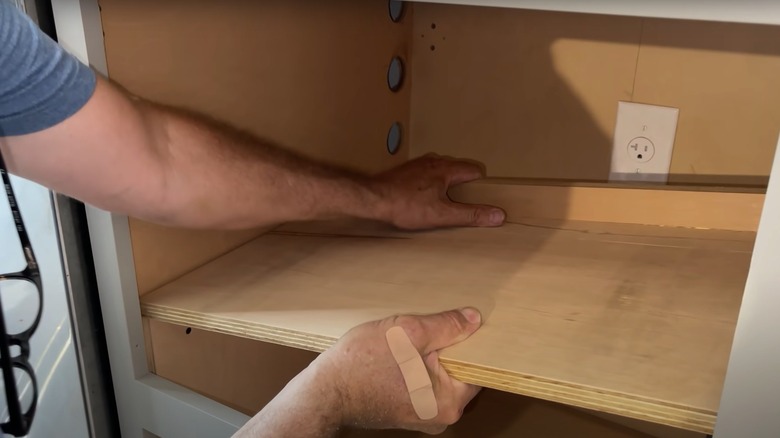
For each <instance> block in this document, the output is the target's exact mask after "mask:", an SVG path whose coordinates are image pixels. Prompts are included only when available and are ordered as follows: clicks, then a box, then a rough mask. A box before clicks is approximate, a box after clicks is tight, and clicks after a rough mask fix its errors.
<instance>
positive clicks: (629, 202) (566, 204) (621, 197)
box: [450, 180, 764, 232]
mask: <svg viewBox="0 0 780 438" xmlns="http://www.w3.org/2000/svg"><path fill="white" fill-rule="evenodd" d="M450 198H451V199H452V200H454V201H456V202H463V203H477V204H490V205H497V206H500V207H502V208H504V209H505V210H506V212H507V215H508V221H509V222H520V221H522V220H524V219H527V218H534V219H553V220H562V221H588V222H609V223H626V224H639V225H657V226H666V227H684V228H698V229H713V230H731V231H752V232H755V231H756V229H757V228H758V222H759V219H760V216H761V210H762V208H763V205H764V194H763V193H756V192H752V191H746V190H741V191H740V192H723V191H703V190H676V189H674V190H672V189H668V188H658V189H654V188H634V187H625V188H624V187H619V188H618V187H604V186H598V185H548V184H546V183H545V184H534V183H530V184H520V183H513V182H511V180H483V181H478V182H473V183H469V184H463V185H460V186H457V187H454V188H452V189H451V190H450Z"/></svg>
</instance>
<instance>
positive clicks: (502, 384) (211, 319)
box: [142, 303, 716, 433]
mask: <svg viewBox="0 0 780 438" xmlns="http://www.w3.org/2000/svg"><path fill="white" fill-rule="evenodd" d="M142 313H143V315H144V316H146V317H149V318H154V319H157V320H159V321H162V322H168V323H173V324H178V325H184V326H189V327H194V328H199V329H203V330H209V331H213V332H217V333H223V334H227V335H233V336H239V337H244V338H249V339H253V340H257V341H262V342H269V343H273V344H277V345H283V346H287V347H293V348H299V349H303V350H308V351H314V352H322V351H325V350H326V349H327V348H329V347H330V346H331V345H333V344H334V343H335V342H336V341H337V339H336V338H333V337H329V336H321V335H312V334H307V333H302V332H297V331H291V330H284V329H280V328H276V327H272V326H267V325H263V324H256V323H246V322H242V321H238V320H234V319H230V318H224V317H215V316H210V315H209V314H204V313H199V312H192V311H187V310H181V309H175V308H171V307H168V306H160V305H155V304H152V303H142ZM441 362H442V365H443V366H444V368H445V369H446V370H447V372H449V373H450V374H451V375H452V376H453V377H454V378H456V379H458V380H461V381H463V382H466V383H472V384H475V385H479V386H482V387H486V388H492V389H497V390H501V391H506V392H511V393H514V394H519V395H525V396H530V397H536V398H540V399H544V400H549V401H553V402H558V403H564V404H567V405H572V406H577V407H582V408H588V409H593V410H597V411H601V412H606V413H611V414H616V415H621V416H626V417H632V418H637V419H640V420H646V421H651V422H654V423H659V424H665V425H668V426H673V427H679V428H683V429H687V430H692V431H696V432H703V433H712V431H713V429H714V425H715V416H716V413H715V412H711V411H708V410H705V409H697V408H694V407H689V406H681V405H676V404H672V403H668V402H663V401H659V400H654V399H650V398H645V397H641V396H637V395H629V394H623V393H617V392H611V391H605V390H602V389H599V388H592V387H587V386H582V385H576V384H572V383H567V382H559V381H554V380H550V379H545V378H541V377H537V376H530V375H523V374H520V373H513V372H506V371H504V370H495V369H491V368H488V367H482V366H478V365H474V364H470V363H463V362H460V361H452V360H448V359H447V358H446V356H445V357H442V358H441Z"/></svg>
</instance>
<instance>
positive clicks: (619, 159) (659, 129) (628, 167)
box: [609, 102, 680, 183]
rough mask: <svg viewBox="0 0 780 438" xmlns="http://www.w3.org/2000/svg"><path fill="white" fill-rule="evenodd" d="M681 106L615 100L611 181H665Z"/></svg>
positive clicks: (667, 175)
mask: <svg viewBox="0 0 780 438" xmlns="http://www.w3.org/2000/svg"><path fill="white" fill-rule="evenodd" d="M679 114H680V110H679V109H677V108H670V107H664V106H654V105H644V104H640V103H633V102H618V115H617V122H616V123H615V138H614V142H613V145H612V167H611V170H610V174H609V180H610V181H645V182H661V183H665V182H666V181H667V180H668V178H669V166H670V165H671V163H672V149H673V148H674V137H675V135H676V133H677V119H678V116H679Z"/></svg>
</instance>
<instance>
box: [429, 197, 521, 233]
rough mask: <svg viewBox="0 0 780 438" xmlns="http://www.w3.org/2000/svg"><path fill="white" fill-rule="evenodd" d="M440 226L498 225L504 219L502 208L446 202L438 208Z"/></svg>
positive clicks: (504, 214)
mask: <svg viewBox="0 0 780 438" xmlns="http://www.w3.org/2000/svg"><path fill="white" fill-rule="evenodd" d="M437 219H438V222H439V224H440V226H447V227H462V226H469V227H500V226H501V225H503V224H504V221H505V220H506V213H505V212H504V210H502V209H500V208H498V207H493V206H490V205H475V204H460V203H457V202H447V203H446V204H445V205H444V207H442V208H441V210H439V217H438V218H437Z"/></svg>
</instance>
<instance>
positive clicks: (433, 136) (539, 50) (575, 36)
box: [412, 3, 780, 185]
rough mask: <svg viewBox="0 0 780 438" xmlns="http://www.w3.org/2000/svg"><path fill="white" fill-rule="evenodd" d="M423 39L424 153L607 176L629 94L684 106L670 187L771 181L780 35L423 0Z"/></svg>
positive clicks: (515, 169) (418, 112) (418, 90)
mask: <svg viewBox="0 0 780 438" xmlns="http://www.w3.org/2000/svg"><path fill="white" fill-rule="evenodd" d="M413 36H414V42H413V44H414V50H413V61H414V69H413V77H414V89H413V95H412V145H413V150H412V154H413V155H420V154H423V153H425V152H430V151H434V152H437V153H442V154H447V155H455V156H466V157H470V158H473V159H476V160H479V161H482V162H483V163H485V164H486V166H487V169H488V172H489V174H490V175H492V176H502V177H528V178H555V179H573V180H605V179H607V178H608V176H609V167H610V157H611V150H612V137H613V131H614V126H615V117H616V114H617V104H618V101H619V100H625V101H635V102H640V103H648V104H654V105H663V106H674V107H677V108H680V121H679V124H678V131H677V139H676V144H675V150H674V156H673V160H672V165H671V177H670V181H671V182H695V183H701V184H720V185H765V184H766V181H767V177H768V175H769V171H770V162H771V157H772V156H773V153H774V149H775V144H776V140H777V134H778V126H780V81H777V80H776V78H777V77H780V45H778V44H777V41H780V28H777V27H769V26H758V25H741V24H726V23H699V22H692V21H674V20H659V19H642V18H634V17H617V16H600V15H587V14H567V13H557V12H538V11H524V10H516V9H501V8H486V7H473V6H454V5H440V4H423V3H418V4H415V20H414V34H413ZM434 47H435V50H434Z"/></svg>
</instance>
